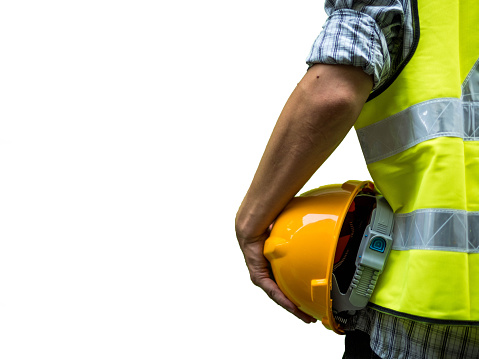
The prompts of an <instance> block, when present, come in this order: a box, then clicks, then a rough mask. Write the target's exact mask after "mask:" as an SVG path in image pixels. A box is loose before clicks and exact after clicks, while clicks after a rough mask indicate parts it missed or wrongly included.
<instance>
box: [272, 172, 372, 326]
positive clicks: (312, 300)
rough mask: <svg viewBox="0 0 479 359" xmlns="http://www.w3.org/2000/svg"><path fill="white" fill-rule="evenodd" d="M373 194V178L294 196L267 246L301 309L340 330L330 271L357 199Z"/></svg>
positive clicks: (277, 275) (277, 271)
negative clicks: (344, 226) (344, 227)
mask: <svg viewBox="0 0 479 359" xmlns="http://www.w3.org/2000/svg"><path fill="white" fill-rule="evenodd" d="M362 191H366V192H369V193H371V192H373V193H374V184H373V183H372V182H370V181H348V182H345V183H343V184H342V185H340V184H334V185H328V186H322V187H319V188H317V189H314V190H311V191H309V192H306V193H304V194H303V195H301V196H299V197H295V198H293V199H292V200H291V201H290V203H289V204H288V205H287V206H286V207H285V209H284V210H283V212H281V214H280V215H279V216H278V218H277V219H276V221H275V222H274V225H273V227H272V230H271V234H270V237H269V238H268V239H267V240H266V242H265V246H264V255H265V257H266V258H267V259H268V261H269V262H270V264H271V268H272V271H273V275H274V278H275V280H276V282H277V284H278V286H279V288H280V289H281V291H282V292H283V293H284V294H285V295H286V296H287V297H288V298H289V299H290V300H291V301H292V302H293V303H294V304H296V305H297V306H298V308H299V309H300V310H302V311H303V312H305V313H307V314H309V315H311V316H312V317H314V318H316V319H318V320H321V322H322V323H323V325H324V326H325V327H326V328H328V329H331V330H333V331H334V332H336V333H338V334H343V333H344V330H342V328H341V327H340V324H339V323H337V322H336V320H335V319H334V317H333V313H332V299H331V288H332V273H333V264H334V257H335V253H336V245H337V243H338V239H339V234H340V232H341V228H342V225H343V222H344V219H345V217H346V214H347V212H348V209H349V207H350V206H351V204H352V202H353V200H354V198H355V197H356V196H357V195H358V194H359V193H360V192H362Z"/></svg>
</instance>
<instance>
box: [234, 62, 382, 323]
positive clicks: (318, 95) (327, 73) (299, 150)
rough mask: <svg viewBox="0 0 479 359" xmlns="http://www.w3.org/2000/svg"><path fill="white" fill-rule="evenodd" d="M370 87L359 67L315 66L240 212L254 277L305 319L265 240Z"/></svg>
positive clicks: (288, 108)
mask: <svg viewBox="0 0 479 359" xmlns="http://www.w3.org/2000/svg"><path fill="white" fill-rule="evenodd" d="M372 87H373V80H372V77H371V76H370V75H367V74H366V73H364V71H363V70H362V69H361V68H360V67H353V66H345V65H324V64H317V65H314V66H313V67H311V68H310V69H309V71H308V72H307V73H306V75H305V76H304V77H303V79H302V80H301V81H300V82H299V84H298V86H297V87H296V88H295V89H294V91H293V93H292V94H291V96H290V98H289V99H288V101H287V102H286V105H285V106H284V109H283V111H282V112H281V114H280V116H279V118H278V121H277V123H276V126H275V128H274V130H273V133H272V135H271V138H270V139H269V142H268V144H267V146H266V149H265V152H264V154H263V157H262V159H261V161H260V164H259V166H258V169H257V171H256V174H255V176H254V178H253V181H252V183H251V186H250V188H249V190H248V192H247V193H246V196H245V198H244V200H243V202H242V204H241V206H240V208H239V210H238V213H237V215H236V236H237V238H238V242H239V245H240V247H241V250H242V251H243V254H244V257H245V261H246V265H247V266H248V269H249V272H250V276H251V280H252V281H253V283H254V284H255V285H257V286H259V287H261V288H262V289H263V290H264V291H265V292H266V293H267V294H268V295H269V297H270V298H271V299H273V300H274V301H275V302H276V303H277V304H279V305H281V306H282V307H283V308H285V309H287V310H288V311H290V312H291V313H293V314H294V315H296V316H297V317H298V318H300V319H302V320H303V321H305V322H306V323H310V322H312V321H315V320H314V318H311V317H310V316H309V315H307V314H305V313H303V312H301V311H300V310H299V309H298V308H297V307H296V306H295V305H294V304H293V303H292V302H291V301H290V300H289V299H287V298H286V296H285V295H284V294H283V293H282V292H281V291H280V289H279V288H278V286H277V285H276V283H275V282H274V281H273V280H272V278H271V277H270V274H269V270H268V263H267V260H266V258H265V257H264V256H263V247H264V242H265V240H266V239H267V238H268V235H269V226H270V225H271V223H273V221H274V220H275V218H276V217H277V216H278V214H279V213H280V212H281V211H282V210H283V208H284V207H285V206H286V204H287V203H288V202H289V201H290V200H291V199H292V198H293V197H294V196H295V195H296V193H297V192H298V191H299V190H300V189H301V188H302V187H303V186H304V184H305V183H306V182H307V181H308V180H309V178H310V177H311V176H312V175H313V174H314V173H315V172H316V170H317V169H318V168H319V167H320V166H321V165H322V164H323V162H324V161H326V159H327V158H328V157H329V156H330V155H331V153H332V152H333V151H334V150H335V148H336V147H337V146H338V145H339V144H340V143H341V141H342V140H343V139H344V137H345V136H346V134H347V133H348V132H349V130H350V129H351V127H352V126H353V125H354V122H356V119H357V117H358V116H359V113H360V111H361V109H362V107H363V105H364V103H365V102H366V100H367V98H368V95H369V93H370V91H371V89H372Z"/></svg>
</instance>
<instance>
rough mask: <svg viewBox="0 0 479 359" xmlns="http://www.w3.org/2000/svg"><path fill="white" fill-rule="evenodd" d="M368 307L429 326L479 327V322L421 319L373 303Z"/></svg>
mask: <svg viewBox="0 0 479 359" xmlns="http://www.w3.org/2000/svg"><path fill="white" fill-rule="evenodd" d="M368 307H370V308H371V309H374V310H376V311H378V312H381V313H384V314H389V315H392V316H395V317H399V318H404V319H409V320H413V321H415V322H423V323H428V324H439V325H454V326H465V327H479V321H475V320H452V319H435V318H428V317H421V316H419V315H413V314H408V313H403V312H398V311H396V310H393V309H389V308H385V307H382V306H380V305H377V304H374V303H371V302H369V303H368Z"/></svg>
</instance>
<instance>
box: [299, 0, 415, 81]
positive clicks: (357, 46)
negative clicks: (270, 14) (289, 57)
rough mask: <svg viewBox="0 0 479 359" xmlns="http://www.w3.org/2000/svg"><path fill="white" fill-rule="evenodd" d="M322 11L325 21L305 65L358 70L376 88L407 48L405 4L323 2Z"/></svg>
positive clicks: (405, 0)
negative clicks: (370, 77)
mask: <svg viewBox="0 0 479 359" xmlns="http://www.w3.org/2000/svg"><path fill="white" fill-rule="evenodd" d="M324 7H325V11H326V13H327V14H328V15H329V17H328V19H327V20H326V23H325V24H324V25H323V30H322V31H321V33H320V34H319V36H318V37H317V39H316V41H315V42H314V44H313V46H312V48H311V51H310V53H309V55H308V57H307V59H306V62H307V64H308V65H309V66H312V65H313V64H316V63H324V64H344V65H353V66H359V67H361V68H362V69H363V70H364V71H365V72H366V73H367V74H368V75H373V78H374V89H376V88H378V87H379V86H380V85H381V84H383V83H384V82H385V81H387V79H388V77H389V74H392V73H393V72H394V71H392V70H394V69H395V67H397V66H398V65H399V63H400V62H401V60H402V58H403V57H404V56H405V55H406V54H407V53H408V51H409V48H410V47H411V44H412V41H413V38H412V35H413V34H412V32H413V31H412V16H411V7H410V4H409V0H369V1H368V0H363V1H358V0H327V1H326V3H325V6H324Z"/></svg>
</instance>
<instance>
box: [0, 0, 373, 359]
mask: <svg viewBox="0 0 479 359" xmlns="http://www.w3.org/2000/svg"><path fill="white" fill-rule="evenodd" d="M324 20H325V14H324V10H323V2H322V0H317V1H311V0H300V1H295V2H291V1H270V0H266V1H252V0H244V1H241V2H225V1H217V0H216V1H213V0H211V1H208V0H207V1H192V0H188V1H176V2H173V1H168V2H166V1H142V0H137V1H121V0H117V1H106V0H95V1H88V0H83V1H21V2H20V1H9V2H7V1H3V2H1V5H0V357H1V358H4V359H10V358H245V357H247V358H262V357H268V358H280V359H281V358H288V359H289V358H304V357H309V358H326V357H327V358H340V357H341V356H342V352H343V337H341V336H337V335H335V334H334V333H332V332H330V331H328V330H326V329H325V328H324V327H323V326H322V325H321V324H319V323H317V324H314V325H305V324H303V323H302V322H300V321H299V320H297V319H296V318H295V317H293V316H292V315H290V314H289V313H287V312H286V311H284V310H283V309H281V308H280V307H278V306H276V305H275V304H274V303H273V302H272V301H270V300H269V298H268V297H267V296H266V295H265V294H264V293H263V292H262V291H261V290H260V289H259V288H257V287H255V286H253V285H252V284H251V283H250V281H249V277H248V273H247V270H246V266H245V265H244V261H243V258H242V254H241V251H240V250H239V247H238V245H237V242H236V239H235V235H234V216H235V213H236V210H237V208H238V206H239V205H240V203H241V200H242V197H243V196H244V194H245V192H246V190H247V188H248V186H249V183H250V181H251V179H252V177H253V174H254V171H255V169H256V166H257V164H258V162H259V160H260V158H261V155H262V152H263V149H264V147H265V145H266V142H267V140H268V137H269V135H270V132H271V130H272V128H273V126H274V123H275V121H276V119H277V117H278V115H279V113H280V111H281V109H282V107H283V105H284V103H285V102H286V100H287V98H288V96H289V94H290V93H291V91H292V90H293V88H294V87H295V85H296V83H297V82H298V81H299V80H300V78H301V77H302V76H303V74H304V73H305V71H306V65H305V58H306V56H307V54H308V52H309V50H310V48H311V45H312V43H313V41H314V40H315V38H316V36H317V35H318V34H319V32H320V30H321V26H322V24H323V22H324ZM368 178H369V175H368V173H367V170H366V167H365V164H364V160H363V159H362V155H361V151H360V149H359V146H358V143H357V138H356V135H355V134H354V133H350V135H348V137H347V138H346V140H345V141H344V142H343V144H341V146H340V147H339V148H338V150H337V151H336V152H335V153H334V154H333V156H332V157H331V158H330V159H329V160H328V161H327V162H326V163H325V165H324V166H323V167H322V168H321V169H320V170H319V171H318V173H317V174H316V175H315V176H314V177H313V178H312V179H311V181H310V182H308V184H307V185H306V186H305V189H311V188H314V187H317V186H320V185H324V184H329V183H339V182H344V181H346V180H348V179H361V180H364V179H368Z"/></svg>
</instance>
